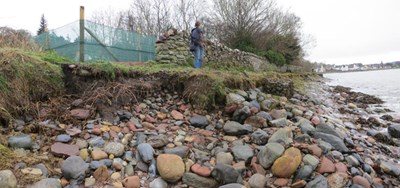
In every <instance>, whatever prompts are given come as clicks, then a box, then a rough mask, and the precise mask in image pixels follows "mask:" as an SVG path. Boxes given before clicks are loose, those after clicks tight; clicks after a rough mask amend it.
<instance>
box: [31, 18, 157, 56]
mask: <svg viewBox="0 0 400 188" xmlns="http://www.w3.org/2000/svg"><path fill="white" fill-rule="evenodd" d="M79 25H80V22H79V21H75V22H73V23H70V24H67V25H65V26H63V27H60V28H57V29H53V30H50V31H48V32H45V33H42V34H40V35H38V36H36V37H35V41H36V42H37V43H38V44H39V45H40V46H41V47H42V48H43V49H46V50H54V51H56V52H57V53H58V54H60V55H62V56H64V57H67V58H69V59H71V60H74V61H79V53H80V35H79V33H80V27H79ZM155 42H156V37H155V36H146V35H141V34H139V33H137V32H132V31H126V30H123V29H118V28H113V27H109V26H105V25H101V24H97V23H94V22H91V21H87V20H85V21H84V38H83V45H84V61H85V62H90V61H111V62H145V61H149V60H154V59H155Z"/></svg>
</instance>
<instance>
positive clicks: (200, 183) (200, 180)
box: [182, 172, 218, 188]
mask: <svg viewBox="0 0 400 188" xmlns="http://www.w3.org/2000/svg"><path fill="white" fill-rule="evenodd" d="M182 181H183V183H185V184H187V185H189V186H192V187H198V188H211V187H217V186H218V182H217V181H216V180H215V179H213V178H206V177H202V176H199V175H197V174H194V173H190V172H187V173H184V174H183V177H182Z"/></svg>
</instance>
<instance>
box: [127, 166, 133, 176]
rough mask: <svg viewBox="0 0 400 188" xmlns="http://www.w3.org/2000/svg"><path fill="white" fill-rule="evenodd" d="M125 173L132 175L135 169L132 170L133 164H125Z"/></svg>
mask: <svg viewBox="0 0 400 188" xmlns="http://www.w3.org/2000/svg"><path fill="white" fill-rule="evenodd" d="M125 174H126V175H127V176H133V175H134V174H135V170H134V168H133V165H131V164H128V165H126V167H125Z"/></svg>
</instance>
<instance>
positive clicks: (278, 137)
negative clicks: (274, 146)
mask: <svg viewBox="0 0 400 188" xmlns="http://www.w3.org/2000/svg"><path fill="white" fill-rule="evenodd" d="M272 142H275V143H280V144H284V145H289V144H291V143H292V142H293V133H292V129H291V128H289V127H285V128H280V129H279V130H278V131H276V132H275V133H274V134H273V135H272V136H271V137H270V138H269V139H268V143H272Z"/></svg>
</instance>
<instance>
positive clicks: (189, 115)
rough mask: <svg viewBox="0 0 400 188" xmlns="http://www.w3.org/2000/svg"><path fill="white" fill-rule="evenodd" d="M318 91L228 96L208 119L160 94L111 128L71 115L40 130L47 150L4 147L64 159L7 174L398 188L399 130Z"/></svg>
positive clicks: (90, 180) (82, 113)
mask: <svg viewBox="0 0 400 188" xmlns="http://www.w3.org/2000/svg"><path fill="white" fill-rule="evenodd" d="M321 87H322V88H323V89H316V88H311V90H312V91H313V92H311V93H310V94H308V95H299V94H294V95H293V97H292V98H290V99H289V100H288V99H287V98H286V97H279V98H278V97H274V96H271V95H269V94H265V93H263V92H261V91H260V90H258V89H252V90H249V91H237V92H236V93H230V94H228V95H227V96H226V102H227V104H226V106H225V108H224V110H223V111H216V112H213V113H211V112H209V113H208V114H204V113H202V112H199V111H196V110H193V109H191V106H190V104H187V103H185V102H184V101H183V100H182V99H181V98H180V96H179V95H177V94H176V93H174V94H170V93H168V92H160V93H157V94H155V95H154V96H152V97H148V98H147V99H145V100H143V102H141V103H140V104H138V105H136V106H134V107H133V108H132V110H126V109H125V110H121V111H117V112H115V115H116V119H115V120H114V122H106V121H103V120H102V119H101V118H94V117H92V116H90V114H91V113H90V110H88V109H85V108H76V109H73V110H71V114H70V115H71V116H72V117H74V118H75V119H77V120H82V121H83V122H84V124H83V126H80V125H65V124H62V123H56V122H53V121H45V122H40V123H41V125H43V126H46V127H50V128H51V129H52V130H53V131H54V130H58V133H57V134H56V135H54V136H53V137H51V138H47V139H50V140H51V143H50V144H51V145H46V143H44V142H43V140H40V139H44V138H43V137H36V138H34V137H33V136H32V135H31V134H21V135H19V136H11V137H9V138H8V144H9V146H10V147H12V148H16V149H17V148H19V149H18V150H19V153H24V152H34V153H37V154H38V155H40V156H41V157H43V159H44V160H45V159H46V157H47V159H48V158H51V157H53V156H54V157H57V156H58V157H64V158H66V159H65V160H63V162H62V163H61V164H59V165H58V166H57V167H56V168H55V169H48V168H47V167H46V166H45V165H43V164H37V165H34V166H27V165H26V164H25V163H17V164H16V165H15V167H14V169H13V171H14V172H22V173H24V174H25V175H26V176H42V177H43V178H45V179H43V180H41V181H39V182H37V183H35V184H34V185H33V186H32V187H77V186H78V185H84V186H85V187H102V186H104V187H111V186H114V187H128V188H138V187H152V188H156V187H157V188H160V187H162V188H166V187H188V186H190V187H200V188H201V187H206V188H211V187H222V188H224V187H225V188H227V187H229V188H231V187H254V188H263V187H285V186H290V187H294V188H296V187H307V188H311V187H346V186H347V187H353V188H358V187H398V186H399V185H400V183H399V179H398V177H399V175H400V166H399V164H398V162H397V161H396V160H393V159H396V158H398V157H399V151H400V150H399V147H398V146H399V141H398V138H400V125H398V124H396V123H395V122H394V121H396V122H398V121H399V120H397V119H396V118H391V120H393V121H386V120H382V119H376V118H375V117H373V115H376V114H372V115H371V113H373V110H372V111H371V110H370V109H362V108H358V107H357V106H358V104H357V103H346V102H345V101H346V97H347V96H348V95H347V94H346V93H344V92H341V93H334V94H332V93H330V92H328V91H331V90H330V89H329V88H328V87H327V86H323V85H318V87H317V88H321ZM339 108H345V109H346V111H347V112H351V113H345V114H340V113H339V110H338V109H339ZM368 114H370V115H368ZM386 117H387V116H386ZM364 118H373V119H374V120H375V121H374V122H375V123H374V125H373V126H371V125H369V124H367V123H368V121H363V119H364ZM386 119H387V118H386ZM389 119H390V118H389ZM18 122H19V123H18V124H16V125H15V130H22V129H23V127H24V126H26V124H25V123H23V122H22V121H18ZM383 127H389V128H388V129H382V128H383ZM49 132H51V131H49ZM382 138H384V139H382ZM50 172H51V173H50ZM16 184H17V181H15V177H14V175H13V172H12V171H10V170H3V171H0V186H1V187H16Z"/></svg>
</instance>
